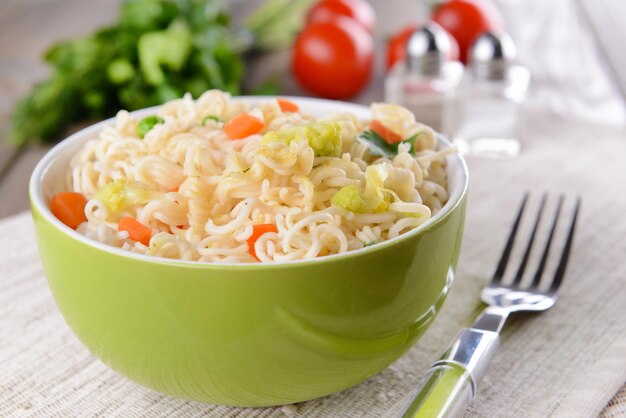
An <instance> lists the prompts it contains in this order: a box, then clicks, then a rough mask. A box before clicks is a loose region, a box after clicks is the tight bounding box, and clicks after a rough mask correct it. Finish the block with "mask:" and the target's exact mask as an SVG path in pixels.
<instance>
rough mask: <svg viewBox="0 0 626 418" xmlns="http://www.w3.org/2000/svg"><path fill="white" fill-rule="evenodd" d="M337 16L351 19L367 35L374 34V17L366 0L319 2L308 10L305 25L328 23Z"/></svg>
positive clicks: (322, 0)
mask: <svg viewBox="0 0 626 418" xmlns="http://www.w3.org/2000/svg"><path fill="white" fill-rule="evenodd" d="M337 15H343V16H347V17H351V18H352V19H354V20H356V21H357V22H359V23H360V24H361V25H363V27H364V28H365V29H367V31H368V32H369V33H373V32H374V26H375V25H376V15H375V14H374V9H373V8H372V6H371V5H370V4H369V3H368V2H367V1H366V0H321V1H319V2H317V3H316V4H315V5H314V6H313V7H311V10H309V14H308V17H307V25H310V24H311V23H314V22H316V23H317V22H328V21H329V20H332V19H333V18H334V17H335V16H337Z"/></svg>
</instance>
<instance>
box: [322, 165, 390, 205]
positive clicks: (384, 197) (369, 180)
mask: <svg viewBox="0 0 626 418" xmlns="http://www.w3.org/2000/svg"><path fill="white" fill-rule="evenodd" d="M387 176H388V168H387V166H386V165H383V164H374V165H371V166H369V167H367V169H366V170H365V187H364V188H363V190H361V189H359V188H358V187H356V186H354V185H350V186H345V187H342V188H341V189H340V190H339V191H338V192H337V193H335V195H334V196H333V197H332V198H331V199H330V202H331V203H332V204H333V205H335V206H339V207H341V208H344V209H346V210H349V211H350V212H354V213H380V212H385V211H386V210H387V209H388V208H389V200H390V196H389V194H388V193H386V190H385V188H384V183H385V179H386V178H387Z"/></svg>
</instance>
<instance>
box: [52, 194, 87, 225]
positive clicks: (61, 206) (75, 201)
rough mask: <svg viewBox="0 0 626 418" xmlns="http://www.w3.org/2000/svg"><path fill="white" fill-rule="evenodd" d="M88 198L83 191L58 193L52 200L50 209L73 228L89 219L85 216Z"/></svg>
mask: <svg viewBox="0 0 626 418" xmlns="http://www.w3.org/2000/svg"><path fill="white" fill-rule="evenodd" d="M85 205H87V198H85V196H84V195H83V194H82V193H74V192H62V193H57V194H56V195H54V196H53V197H52V200H51V201H50V210H51V211H52V213H53V214H54V216H56V217H57V218H58V219H59V220H60V221H61V222H63V223H64V224H65V225H67V226H69V227H70V228H72V229H76V228H77V227H78V225H80V224H81V223H83V222H85V221H87V216H85Z"/></svg>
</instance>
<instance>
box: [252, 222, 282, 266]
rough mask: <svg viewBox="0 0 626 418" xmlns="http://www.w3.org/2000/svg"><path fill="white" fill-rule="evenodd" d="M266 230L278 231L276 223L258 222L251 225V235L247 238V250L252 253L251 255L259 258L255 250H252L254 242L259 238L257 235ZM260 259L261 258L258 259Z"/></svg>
mask: <svg viewBox="0 0 626 418" xmlns="http://www.w3.org/2000/svg"><path fill="white" fill-rule="evenodd" d="M266 232H278V229H277V228H276V225H274V224H258V225H253V226H252V235H251V236H250V238H248V251H249V252H250V254H252V257H254V258H256V259H257V260H259V258H258V257H257V256H256V251H255V250H254V243H255V242H256V241H257V240H258V239H259V237H260V236H261V235H263V234H265V233H266ZM259 261H261V260H259Z"/></svg>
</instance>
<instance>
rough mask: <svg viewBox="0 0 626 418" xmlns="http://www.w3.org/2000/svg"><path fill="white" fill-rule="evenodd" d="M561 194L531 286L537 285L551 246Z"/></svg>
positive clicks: (559, 209)
mask: <svg viewBox="0 0 626 418" xmlns="http://www.w3.org/2000/svg"><path fill="white" fill-rule="evenodd" d="M563 200H564V197H563V195H561V196H559V203H558V204H557V206H556V214H555V215H554V220H553V221H552V226H551V227H550V233H549V235H548V240H547V241H546V245H545V248H544V250H543V254H542V256H541V261H539V266H538V267H537V271H536V272H535V277H534V278H533V282H532V284H531V285H530V287H531V288H537V287H539V284H540V283H541V277H542V276H543V270H544V268H545V267H546V262H547V261H548V254H549V253H550V247H551V246H552V238H553V237H554V231H556V226H557V223H558V221H559V215H560V214H561V207H562V206H563Z"/></svg>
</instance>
